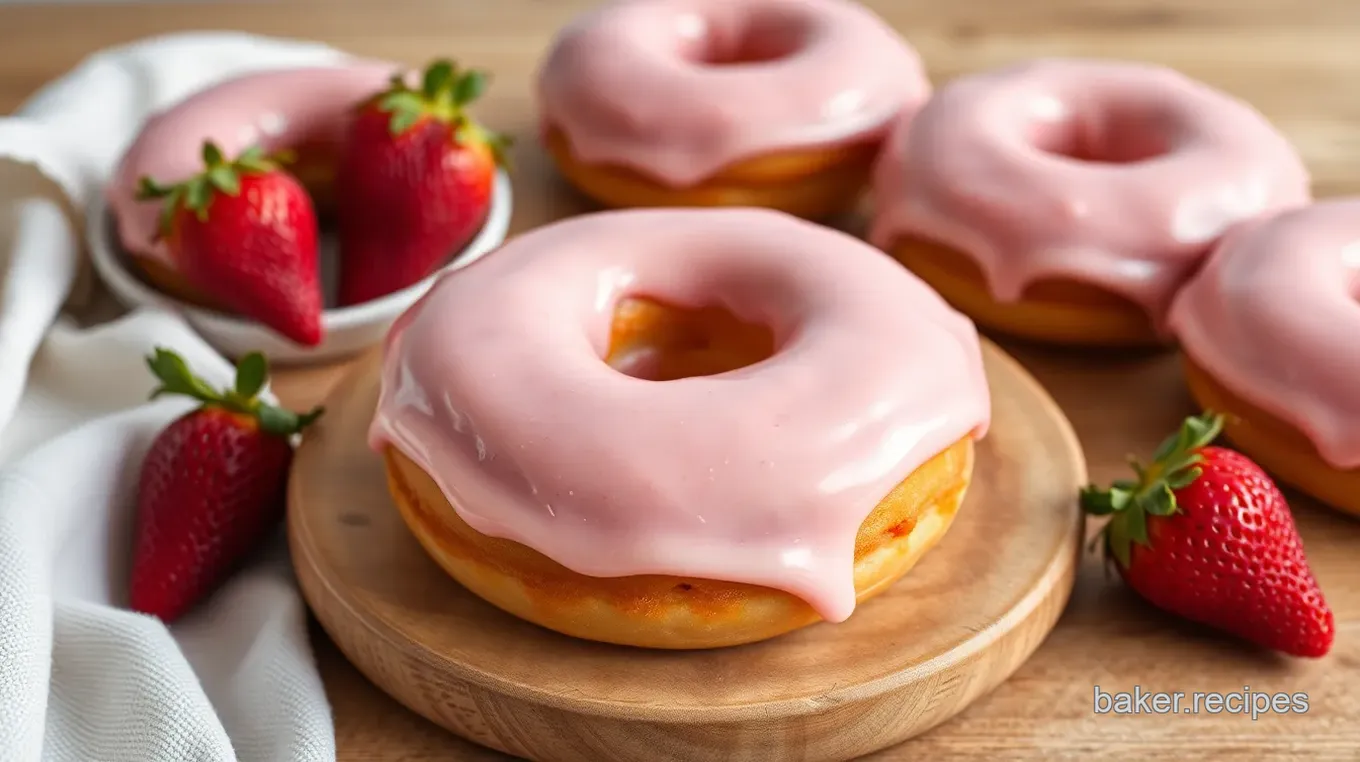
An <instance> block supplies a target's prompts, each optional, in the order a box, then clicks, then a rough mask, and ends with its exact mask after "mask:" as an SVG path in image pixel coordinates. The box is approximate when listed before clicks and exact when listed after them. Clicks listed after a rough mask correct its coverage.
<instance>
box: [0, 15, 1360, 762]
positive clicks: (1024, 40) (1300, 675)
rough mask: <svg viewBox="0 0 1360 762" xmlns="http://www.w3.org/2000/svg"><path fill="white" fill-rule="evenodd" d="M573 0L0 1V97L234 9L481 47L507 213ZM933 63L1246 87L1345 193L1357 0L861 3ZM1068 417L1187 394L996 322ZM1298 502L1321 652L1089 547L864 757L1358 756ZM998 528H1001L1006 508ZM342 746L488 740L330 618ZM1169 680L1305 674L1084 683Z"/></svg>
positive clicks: (271, 19)
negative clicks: (1050, 624)
mask: <svg viewBox="0 0 1360 762" xmlns="http://www.w3.org/2000/svg"><path fill="white" fill-rule="evenodd" d="M591 4H592V3H590V2H585V1H584V0H497V1H496V2H494V3H492V2H486V0H431V1H430V2H384V3H369V2H343V1H338V0H337V1H335V2H326V3H298V2H276V3H268V4H265V3H238V2H232V3H227V2H210V3H186V4H180V5H165V4H156V5H154V6H153V5H127V6H114V5H102V4H101V5H96V6H89V7H81V6H73V5H70V4H65V3H63V4H60V5H55V6H49V7H4V8H0V113H5V112H8V111H10V110H12V109H14V108H15V107H17V106H18V105H19V104H20V103H21V102H22V100H23V99H24V98H26V97H27V96H28V95H29V94H31V93H32V92H33V91H34V90H35V89H36V88H38V87H39V86H40V85H42V83H44V82H45V81H47V80H50V79H51V78H53V77H55V76H58V75H60V74H61V73H62V72H63V71H65V70H66V69H68V68H70V67H71V66H72V65H74V64H76V63H77V62H78V61H79V60H80V59H81V58H83V57H84V56H86V55H88V54H89V53H91V52H93V51H94V50H96V49H98V48H101V47H104V46H107V45H111V44H116V43H121V42H126V41H130V40H133V39H135V38H138V37H142V36H145V35H149V34H160V33H165V32H169V31H175V30H183V29H203V28H227V29H241V30H245V31H251V32H260V33H267V34H278V35H289V36H296V37H310V38H316V39H321V40H325V41H327V42H331V43H333V44H336V45H340V46H342V47H345V48H348V49H350V50H353V51H355V52H358V53H364V54H369V55H377V56H386V57H389V58H394V59H398V60H404V61H408V62H410V63H420V62H423V61H424V60H426V59H428V58H430V57H432V56H435V55H456V56H458V57H459V58H462V59H464V60H466V61H468V62H475V63H476V64H478V65H483V66H487V67H490V68H492V69H493V70H494V71H495V72H496V74H497V80H496V83H495V84H494V86H493V90H492V93H491V95H490V97H489V98H488V102H487V103H486V108H485V109H484V112H483V113H484V114H485V116H486V117H487V118H488V119H489V121H491V122H492V123H493V124H494V126H496V127H497V128H499V129H503V130H507V131H509V132H512V133H515V134H516V135H518V136H519V137H520V138H521V145H520V148H519V149H518V150H517V152H516V162H517V170H516V189H517V192H518V194H519V195H518V198H517V199H516V215H515V220H514V223H513V226H514V229H515V230H524V229H527V228H529V227H532V226H534V225H536V224H538V223H540V222H542V221H544V220H547V219H551V218H554V217H557V216H561V215H563V214H568V213H572V212H574V211H578V210H580V209H583V208H584V205H583V203H582V202H581V201H579V200H578V199H577V198H576V197H575V196H574V195H571V194H568V193H566V192H565V191H563V190H562V188H561V186H560V184H559V183H558V182H557V181H556V179H555V176H554V175H553V174H552V173H551V172H550V171H549V168H548V165H547V162H546V161H545V160H544V158H543V155H542V153H541V152H540V151H539V150H538V148H537V147H536V146H535V145H534V143H533V140H532V131H531V130H532V113H533V112H532V103H531V102H530V99H529V92H530V91H529V76H530V75H531V73H532V70H533V66H534V64H535V61H536V59H537V57H538V56H539V55H540V53H541V51H542V49H543V46H544V45H545V44H546V42H547V40H548V39H549V37H550V35H551V34H552V32H553V31H554V30H555V29H556V28H557V27H558V26H559V25H560V24H562V23H563V22H565V21H566V20H567V19H569V18H570V17H571V16H572V15H574V14H575V13H577V12H579V11H580V10H582V9H583V8H585V7H587V6H589V5H591ZM867 4H868V5H871V6H872V7H874V8H875V9H876V10H878V11H879V12H880V13H882V14H883V15H884V17H885V18H887V19H888V20H889V21H891V22H892V23H893V24H894V25H895V26H896V27H897V28H898V29H900V30H901V31H902V32H903V33H904V34H905V35H906V36H907V37H908V38H910V39H911V41H912V42H913V43H914V44H915V45H916V46H917V47H918V48H919V50H920V52H921V54H922V56H923V57H924V58H925V60H926V62H927V66H928V68H929V71H930V74H931V76H932V78H933V79H935V81H937V82H940V81H944V80H945V79H948V78H949V77H952V76H955V75H958V74H961V73H964V72H970V71H977V70H980V69H984V68H988V67H991V66H995V65H999V64H1004V63H1007V62H1011V61H1016V60H1019V59H1023V58H1027V57H1033V56H1040V55H1099V56H1108V57H1119V58H1130V59H1142V60H1149V61H1155V62H1159V63H1163V64H1167V65H1170V66H1174V67H1177V68H1179V69H1181V70H1182V71H1184V72H1185V73H1187V74H1189V75H1190V76H1193V77H1197V78H1199V79H1202V80H1204V81H1206V82H1208V83H1210V84H1212V85H1215V86H1217V87H1220V88H1222V89H1224V90H1227V91H1228V92H1231V93H1233V94H1235V95H1238V96H1240V97H1242V98H1245V99H1247V100H1248V101H1250V102H1252V103H1253V104H1254V105H1256V106H1257V107H1258V108H1259V109H1260V110H1261V111H1263V112H1264V113H1265V114H1266V115H1267V116H1268V117H1270V118H1271V119H1272V120H1273V121H1274V122H1275V123H1276V124H1277V125H1279V127H1280V128H1281V129H1282V130H1283V131H1284V132H1285V133H1286V134H1287V135H1288V136H1289V137H1290V138H1291V139H1292V140H1293V141H1294V143H1295V145H1297V146H1298V148H1299V150H1300V152H1301V153H1302V154H1303V156H1304V158H1305V160H1306V161H1307V163H1308V166H1309V168H1310V169H1311V171H1312V172H1313V176H1314V179H1315V184H1314V187H1315V191H1316V193H1317V194H1318V195H1320V196H1328V195H1338V194H1348V193H1357V192H1360V98H1357V97H1356V95H1355V93H1356V90H1355V83H1356V82H1357V81H1360V53H1358V52H1357V48H1356V43H1355V41H1356V40H1357V39H1360V3H1356V2H1354V0H1257V1H1256V2H1240V1H1239V0H1008V1H1007V2H995V1H994V0H952V1H951V2H922V1H920V0H875V1H873V2H869V3H867ZM1005 346H1006V348H1007V350H1008V351H1010V353H1011V354H1012V355H1013V356H1015V357H1017V358H1018V359H1019V360H1020V361H1021V362H1022V363H1023V364H1024V365H1025V366H1026V367H1027V368H1028V369H1029V370H1030V371H1031V373H1033V374H1034V375H1035V376H1036V377H1037V378H1038V379H1039V381H1040V382H1041V383H1043V384H1044V385H1045V386H1046V387H1047V388H1048V390H1049V392H1050V393H1051V394H1052V395H1053V397H1054V398H1055V399H1056V400H1057V401H1058V404H1059V405H1060V406H1061V407H1062V408H1063V409H1064V410H1065V412H1066V413H1067V415H1068V417H1069V418H1070V419H1071V420H1072V423H1073V425H1074V427H1075V428H1076V431H1077V434H1078V437H1079V438H1080V440H1081V442H1082V444H1083V446H1084V448H1085V451H1086V454H1087V461H1088V464H1089V467H1090V471H1091V476H1092V478H1094V479H1095V480H1098V481H1106V480H1109V479H1111V478H1114V477H1116V476H1119V475H1122V474H1123V472H1124V469H1125V466H1124V457H1125V456H1126V455H1127V454H1128V453H1131V452H1133V453H1139V454H1142V455H1147V454H1148V453H1150V452H1151V450H1152V448H1153V447H1154V446H1155V445H1156V442H1157V441H1158V440H1159V439H1160V438H1161V437H1162V436H1163V435H1164V434H1166V433H1167V432H1169V431H1170V430H1172V428H1173V427H1174V426H1175V424H1176V422H1177V421H1178V420H1179V418H1180V417H1181V416H1183V415H1185V414H1186V413H1188V412H1190V411H1191V405H1190V402H1189V399H1188V397H1187V396H1186V394H1185V392H1184V391H1183V387H1182V383H1181V379H1180V376H1179V368H1178V367H1177V363H1176V361H1175V358H1173V357H1170V356H1167V355H1153V354H1141V355H1140V354H1127V353H1125V354H1117V355H1111V354H1100V353H1081V354H1074V353H1070V352H1058V351H1052V350H1045V349H1036V348H1033V347H1026V346H1021V345H1016V344H1007V345H1005ZM339 373H340V371H339V370H338V369H315V370H309V371H305V372H300V373H297V374H293V375H290V376H288V377H282V378H280V379H278V383H277V386H278V388H279V390H280V392H281V393H283V394H284V395H285V397H287V398H289V399H290V400H291V401H293V402H294V403H295V404H298V405H302V404H307V403H312V402H315V401H318V400H319V399H320V398H321V397H322V396H324V394H325V393H326V391H327V390H328V388H329V386H330V385H331V383H332V382H333V381H334V380H335V379H336V378H338V376H339ZM1293 502H1294V506H1295V516H1296V519H1297V521H1298V524H1299V528H1300V531H1301V533H1302V534H1303V537H1304V541H1305V543H1306V545H1307V548H1308V551H1309V555H1310V558H1311V559H1312V562H1313V566H1314V568H1315V571H1316V573H1317V576H1318V578H1319V580H1320V582H1321V584H1322V586H1323V588H1324V590H1325V591H1326V593H1327V595H1328V597H1329V600H1330V602H1331V604H1332V606H1333V608H1334V609H1335V611H1336V615H1337V625H1338V633H1339V634H1338V639H1337V645H1336V648H1335V650H1334V651H1333V653H1332V655H1331V656H1330V657H1328V658H1327V659H1325V660H1322V661H1319V662H1299V661H1291V660H1286V659H1281V658H1276V657H1274V656H1271V655H1267V654H1261V653H1259V652H1255V651H1252V650H1250V649H1246V648H1243V647H1241V646H1239V645H1237V644H1235V643H1233V642H1231V641H1227V640H1224V639H1221V638H1219V637H1217V636H1214V635H1211V634H1209V633H1206V632H1204V631H1202V630H1200V629H1198V628H1195V627H1192V626H1189V625H1185V624H1182V623H1180V622H1177V621H1173V620H1171V619H1169V618H1166V617H1163V616H1161V615H1159V614H1157V613H1156V612H1154V611H1152V610H1150V609H1149V608H1148V607H1147V606H1145V605H1143V604H1142V603H1140V602H1139V601H1137V600H1136V599H1134V598H1133V597H1132V596H1131V595H1130V594H1128V593H1127V592H1126V591H1125V589H1124V588H1123V586H1122V585H1121V584H1120V582H1119V581H1118V580H1117V579H1115V578H1110V577H1107V575H1105V574H1104V573H1103V571H1102V569H1101V567H1100V564H1099V562H1098V560H1097V559H1095V558H1094V557H1090V556H1088V557H1086V558H1085V560H1084V562H1083V567H1082V569H1081V573H1080V576H1079V578H1078V581H1077V586H1076V590H1075V591H1074V594H1073V597H1072V600H1071V602H1070V603H1069V605H1068V607H1067V609H1066V611H1065V612H1064V614H1063V618H1062V620H1061V621H1060V623H1059V625H1058V627H1057V628H1056V629H1055V630H1054V631H1053V633H1052V634H1051V635H1050V636H1049V638H1048V639H1047V640H1046V641H1045V642H1044V644H1043V645H1042V646H1041V647H1040V648H1039V650H1038V651H1037V652H1036V653H1035V654H1034V656H1033V657H1032V658H1031V659H1030V660H1029V661H1027V662H1026V663H1025V665H1024V666H1023V667H1022V668H1021V669H1020V670H1019V671H1018V672H1017V673H1016V674H1015V675H1014V676H1013V677H1012V678H1011V679H1010V680H1008V681H1007V682H1006V683H1004V684H1002V685H1001V686H1000V687H998V688H997V689H996V690H994V691H993V692H991V693H990V694H989V695H988V696H986V697H984V698H983V699H982V700H980V701H978V702H977V703H975V704H974V705H973V706H971V707H970V708H969V709H968V710H966V711H964V712H963V713H961V714H960V715H959V716H957V717H955V718H954V719H952V720H950V721H949V722H947V723H945V724H944V725H941V726H940V727H938V728H937V729H935V730H934V731H932V732H930V733H928V734H926V735H925V736H922V737H920V738H917V739H915V740H913V741H910V742H908V743H906V744H903V745H901V746H899V747H896V748H894V749H891V750H888V751H884V752H881V753H879V754H877V755H874V756H872V757H870V759H871V760H873V762H906V761H907V760H914V759H931V760H937V761H940V762H947V761H949V760H968V759H988V760H990V759H1005V760H1087V759H1092V758H1099V759H1102V760H1109V761H1111V762H1113V761H1116V760H1129V761H1130V762H1132V761H1134V760H1184V761H1186V762H1199V761H1202V760H1214V761H1216V762H1217V761H1222V762H1237V761H1238V760H1254V759H1262V760H1282V761H1284V760H1295V759H1300V758H1308V759H1323V760H1325V759H1335V760H1341V759H1355V758H1357V756H1360V689H1358V688H1356V686H1357V685H1360V626H1358V625H1357V622H1360V554H1358V553H1356V552H1355V549H1356V548H1357V547H1360V523H1357V522H1355V521H1351V520H1347V519H1344V518H1341V517H1339V516H1337V515H1336V514H1334V513H1332V512H1329V511H1325V510H1323V509H1320V508H1318V507H1317V506H1316V505H1314V504H1312V503H1310V502H1308V501H1306V500H1303V499H1301V498H1299V499H1296V500H1294V501H1293ZM997 531H1005V528H1004V527H998V529H997ZM315 643H316V648H317V657H318V660H319V661H320V664H321V668H322V672H323V675H324V677H325V680H326V685H327V689H328V692H329V695H330V698H331V701H332V704H333V708H334V711H335V717H336V733H337V740H338V743H339V749H340V759H341V760H342V761H343V762H359V761H362V762H380V761H381V762H436V761H438V762H449V761H450V760H453V761H455V762H458V761H464V762H491V761H492V760H497V761H500V760H504V759H505V757H504V756H503V755H499V754H496V753H494V752H485V751H482V750H480V749H478V748H476V747H474V746H472V745H470V744H466V743H463V742H461V741H459V740H458V739H456V738H454V737H453V736H451V735H450V734H448V733H447V732H445V731H443V730H442V729H440V728H438V727H436V726H435V725H434V724H432V723H429V722H426V721H425V720H422V719H420V718H419V717H417V716H416V715H414V714H412V713H410V712H407V711H406V710H404V709H402V708H401V707H400V705H398V704H397V703H396V702H394V701H392V700H391V699H389V698H387V697H386V696H385V695H383V694H382V693H381V692H380V691H378V690H377V689H376V688H374V687H373V686H372V685H371V684H370V683H368V682H367V681H366V680H365V679H364V678H363V677H361V676H360V675H359V674H358V673H357V672H356V671H355V669H354V668H353V667H351V666H350V665H349V664H348V662H347V661H345V659H344V658H343V657H341V656H340V655H339V653H338V652H337V650H336V649H335V648H334V646H332V645H331V643H330V641H329V639H327V638H326V637H324V636H323V635H318V637H317V638H316V641H315ZM1096 685H1099V686H1100V687H1101V688H1102V689H1104V690H1107V691H1109V690H1130V689H1131V688H1132V687H1133V686H1135V685H1138V686H1141V687H1142V688H1144V689H1146V690H1161V691H1184V692H1186V693H1190V692H1195V691H1232V690H1240V689H1241V688H1242V686H1243V685H1250V686H1251V687H1252V689H1254V690H1265V691H1291V692H1292V691H1303V692H1307V693H1308V694H1309V696H1310V698H1311V704H1310V710H1309V712H1308V713H1307V714H1303V715H1297V714H1295V715H1263V716H1261V717H1260V718H1258V719H1256V720H1255V721H1253V720H1252V719H1251V718H1250V717H1246V716H1240V715H1235V714H1228V713H1223V714H1218V715H1210V714H1204V713H1201V714H1196V715H1190V714H1182V715H1178V716H1153V715H1139V716H1129V717H1118V718H1116V717H1111V716H1108V715H1097V714H1094V713H1093V712H1092V693H1093V686H1096Z"/></svg>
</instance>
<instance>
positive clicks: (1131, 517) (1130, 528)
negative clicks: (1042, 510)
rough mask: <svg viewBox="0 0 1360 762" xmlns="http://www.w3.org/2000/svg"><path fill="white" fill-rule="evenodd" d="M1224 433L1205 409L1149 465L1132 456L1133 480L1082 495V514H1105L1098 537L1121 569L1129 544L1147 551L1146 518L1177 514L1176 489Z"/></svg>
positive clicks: (1190, 476) (1197, 471) (1196, 473)
mask: <svg viewBox="0 0 1360 762" xmlns="http://www.w3.org/2000/svg"><path fill="white" fill-rule="evenodd" d="M1222 430H1223V416H1221V415H1219V414H1217V413H1214V412H1211V411H1205V412H1204V413H1202V414H1201V415H1198V416H1193V417H1190V418H1187V419H1185V421H1184V422H1183V423H1182V424H1181V427H1180V430H1179V431H1177V432H1176V433H1175V434H1174V435H1172V436H1170V437H1168V438H1167V439H1166V440H1165V441H1164V442H1162V444H1161V446H1160V447H1158V448H1157V451H1156V452H1155V453H1153V456H1152V463H1151V464H1149V465H1148V466H1143V465H1142V464H1140V463H1139V462H1138V461H1137V460H1135V459H1133V458H1132V457H1131V458H1130V459H1129V465H1131V466H1132V467H1133V471H1134V474H1135V475H1136V476H1137V478H1136V479H1120V480H1117V481H1115V482H1114V483H1113V484H1111V485H1110V487H1109V488H1108V489H1100V488H1098V487H1096V486H1095V485H1090V486H1088V487H1085V488H1084V489H1082V491H1081V507H1082V510H1084V511H1086V512H1087V513H1089V514H1091V515H1093V516H1109V517H1110V521H1109V523H1107V524H1106V525H1105V527H1104V529H1102V530H1101V532H1100V534H1099V535H1097V537H1096V539H1097V540H1101V539H1103V540H1104V542H1105V550H1106V552H1107V553H1109V554H1110V555H1112V556H1114V559H1115V561H1117V562H1118V563H1119V565H1120V566H1121V567H1122V568H1126V569H1127V568H1128V566H1129V555H1130V553H1131V552H1132V549H1133V543H1135V542H1136V543H1139V544H1141V545H1143V546H1145V547H1150V545H1151V543H1150V542H1149V541H1148V531H1147V519H1148V516H1149V515H1152V516H1171V515H1172V514H1174V513H1176V512H1177V511H1178V510H1179V507H1178V506H1177V505H1176V495H1175V491H1176V490H1178V489H1182V488H1184V487H1188V486H1190V484H1192V483H1193V482H1194V481H1195V480H1196V479H1198V478H1199V476H1200V474H1201V473H1202V470H1201V469H1200V467H1199V464H1200V462H1201V461H1202V460H1203V457H1202V456H1201V455H1200V454H1199V451H1200V450H1201V449H1202V448H1204V447H1207V446H1208V445H1209V444H1210V443H1211V442H1213V441H1214V439H1215V438H1217V437H1218V435H1219V432H1221V431H1222Z"/></svg>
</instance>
